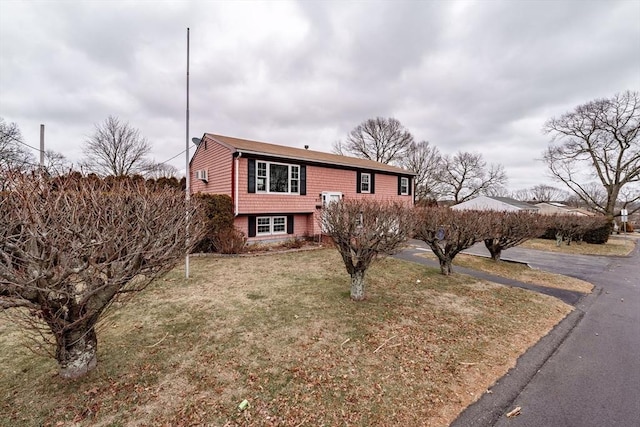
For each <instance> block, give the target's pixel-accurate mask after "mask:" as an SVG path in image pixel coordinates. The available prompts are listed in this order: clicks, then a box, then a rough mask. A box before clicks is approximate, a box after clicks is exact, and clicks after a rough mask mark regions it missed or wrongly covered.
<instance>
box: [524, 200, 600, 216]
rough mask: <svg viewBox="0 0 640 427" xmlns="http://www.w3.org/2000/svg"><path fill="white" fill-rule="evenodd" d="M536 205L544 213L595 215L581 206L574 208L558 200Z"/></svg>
mask: <svg viewBox="0 0 640 427" xmlns="http://www.w3.org/2000/svg"><path fill="white" fill-rule="evenodd" d="M536 207H538V209H540V211H539V212H540V213H541V214H543V215H555V214H558V215H577V216H594V215H595V214H593V213H592V212H587V211H584V210H582V209H580V208H572V207H571V206H567V205H565V204H563V203H558V202H542V203H536Z"/></svg>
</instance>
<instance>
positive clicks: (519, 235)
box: [483, 211, 549, 261]
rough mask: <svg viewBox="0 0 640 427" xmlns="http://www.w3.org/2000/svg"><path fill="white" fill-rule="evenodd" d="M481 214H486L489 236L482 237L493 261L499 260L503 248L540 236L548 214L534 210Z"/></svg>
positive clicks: (545, 227) (547, 222)
mask: <svg viewBox="0 0 640 427" xmlns="http://www.w3.org/2000/svg"><path fill="white" fill-rule="evenodd" d="M483 215H484V216H486V219H487V221H488V224H487V225H488V227H489V232H488V233H489V237H488V238H486V239H484V244H485V246H486V247H487V249H488V250H489V253H490V254H491V259H493V260H494V261H499V260H500V256H501V255H502V251H503V250H505V249H509V248H512V247H514V246H518V245H520V244H522V243H524V242H526V241H527V240H529V239H533V238H535V237H540V236H541V235H542V234H544V232H545V231H546V229H547V227H548V225H549V216H545V215H540V214H538V213H535V212H528V211H517V212H495V211H490V212H486V213H484V214H483Z"/></svg>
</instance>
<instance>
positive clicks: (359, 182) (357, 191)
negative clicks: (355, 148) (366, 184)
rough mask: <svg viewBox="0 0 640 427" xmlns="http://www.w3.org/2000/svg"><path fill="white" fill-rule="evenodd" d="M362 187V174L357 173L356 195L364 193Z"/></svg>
mask: <svg viewBox="0 0 640 427" xmlns="http://www.w3.org/2000/svg"><path fill="white" fill-rule="evenodd" d="M361 185H362V172H360V171H356V193H362V191H361V190H360V186H361Z"/></svg>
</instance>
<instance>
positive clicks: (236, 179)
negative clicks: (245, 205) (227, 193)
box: [233, 151, 242, 216]
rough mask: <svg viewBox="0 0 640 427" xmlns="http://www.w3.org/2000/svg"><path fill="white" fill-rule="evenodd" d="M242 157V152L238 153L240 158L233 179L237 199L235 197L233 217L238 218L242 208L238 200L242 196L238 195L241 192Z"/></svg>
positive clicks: (237, 159) (237, 158)
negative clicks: (239, 171) (239, 175)
mask: <svg viewBox="0 0 640 427" xmlns="http://www.w3.org/2000/svg"><path fill="white" fill-rule="evenodd" d="M240 157H242V152H241V151H238V156H237V157H236V164H235V171H234V172H235V176H234V177H233V179H234V181H235V183H234V186H235V190H234V193H235V194H234V195H235V197H234V200H233V201H234V205H235V206H234V208H233V210H234V212H233V216H238V211H239V206H240V205H239V203H238V199H239V198H240V194H239V193H238V190H239V184H238V181H239V179H238V169H240Z"/></svg>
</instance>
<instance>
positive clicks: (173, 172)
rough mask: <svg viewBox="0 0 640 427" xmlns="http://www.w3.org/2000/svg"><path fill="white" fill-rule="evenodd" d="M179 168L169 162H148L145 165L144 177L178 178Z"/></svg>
mask: <svg viewBox="0 0 640 427" xmlns="http://www.w3.org/2000/svg"><path fill="white" fill-rule="evenodd" d="M178 175H179V171H178V168H176V167H175V166H173V165H170V164H168V163H153V162H151V163H148V164H147V165H146V166H145V170H144V177H145V178H147V179H160V178H177V177H178Z"/></svg>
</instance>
